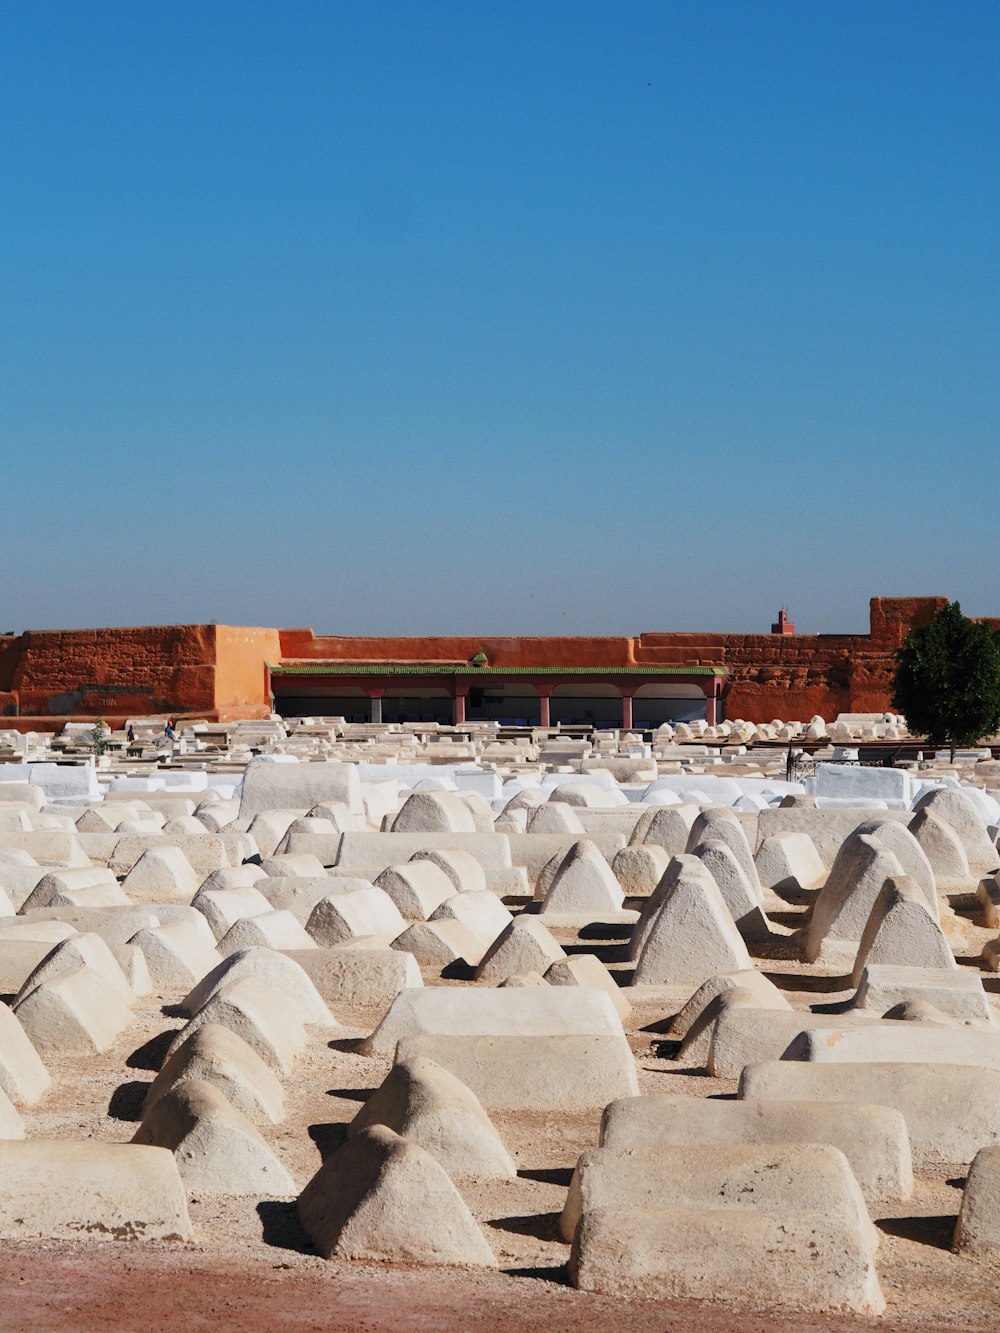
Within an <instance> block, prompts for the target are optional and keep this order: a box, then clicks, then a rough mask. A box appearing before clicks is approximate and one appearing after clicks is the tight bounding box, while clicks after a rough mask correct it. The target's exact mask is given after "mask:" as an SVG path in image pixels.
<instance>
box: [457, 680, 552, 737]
mask: <svg viewBox="0 0 1000 1333" xmlns="http://www.w3.org/2000/svg"><path fill="white" fill-rule="evenodd" d="M465 716H466V719H467V721H469V722H502V723H504V724H505V725H506V726H509V727H537V726H538V725H539V724H540V722H541V704H540V701H539V698H538V691H537V690H536V689H535V687H534V685H531V684H529V683H528V682H526V681H521V680H489V681H487V680H484V681H483V683H482V685H470V686H469V692H468V694H467V695H466V699H465Z"/></svg>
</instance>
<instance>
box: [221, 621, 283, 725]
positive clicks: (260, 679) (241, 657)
mask: <svg viewBox="0 0 1000 1333" xmlns="http://www.w3.org/2000/svg"><path fill="white" fill-rule="evenodd" d="M215 633H216V666H215V707H216V709H217V710H218V711H219V712H221V713H224V714H225V715H226V717H229V718H232V717H235V716H237V714H239V716H242V717H260V716H263V715H265V714H267V713H269V712H270V710H271V700H270V696H269V695H268V692H267V672H266V669H265V665H264V664H265V663H266V662H272V663H274V662H277V661H279V660H280V658H281V642H280V638H279V635H278V631H277V630H276V629H244V628H241V627H239V626H235V625H217V626H216V630H215Z"/></svg>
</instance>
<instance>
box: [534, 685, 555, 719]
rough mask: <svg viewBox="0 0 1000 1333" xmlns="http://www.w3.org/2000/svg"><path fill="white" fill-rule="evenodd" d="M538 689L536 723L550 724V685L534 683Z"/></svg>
mask: <svg viewBox="0 0 1000 1333" xmlns="http://www.w3.org/2000/svg"><path fill="white" fill-rule="evenodd" d="M535 688H536V689H537V690H538V724H539V726H542V727H551V726H552V707H551V703H550V700H551V699H552V686H551V685H536V687H535Z"/></svg>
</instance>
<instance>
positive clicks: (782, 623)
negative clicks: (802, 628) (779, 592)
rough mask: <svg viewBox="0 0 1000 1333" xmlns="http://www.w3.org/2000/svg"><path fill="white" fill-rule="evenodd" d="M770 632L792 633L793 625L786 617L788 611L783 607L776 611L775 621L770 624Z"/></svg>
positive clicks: (793, 631) (793, 630)
mask: <svg viewBox="0 0 1000 1333" xmlns="http://www.w3.org/2000/svg"><path fill="white" fill-rule="evenodd" d="M771 633H772V634H794V633H795V626H794V625H793V624H792V622H791V621H790V620H789V619H788V612H787V611H786V610H785V608H784V607H782V608H781V610H780V611H779V612H778V619H777V621H776V622H775V623H774V624H773V625H772V626H771Z"/></svg>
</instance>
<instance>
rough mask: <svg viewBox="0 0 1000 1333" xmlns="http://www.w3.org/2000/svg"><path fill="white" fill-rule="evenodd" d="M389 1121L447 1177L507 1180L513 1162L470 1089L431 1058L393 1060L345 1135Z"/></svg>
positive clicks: (514, 1167) (510, 1175)
mask: <svg viewBox="0 0 1000 1333" xmlns="http://www.w3.org/2000/svg"><path fill="white" fill-rule="evenodd" d="M370 1125H388V1127H389V1128H390V1129H392V1130H394V1131H395V1132H396V1133H397V1134H400V1135H402V1137H403V1138H405V1139H409V1140H410V1141H411V1142H412V1143H419V1144H420V1146H421V1147H422V1148H425V1149H426V1150H427V1151H428V1152H429V1153H430V1154H431V1156H432V1157H434V1158H435V1159H436V1160H437V1161H439V1162H440V1163H441V1165H442V1166H443V1167H444V1169H445V1170H446V1171H447V1172H448V1174H449V1175H450V1176H475V1177H478V1178H481V1179H496V1180H508V1179H512V1178H513V1177H514V1176H516V1175H517V1167H516V1166H515V1164H514V1160H513V1158H512V1157H511V1155H510V1153H509V1152H508V1151H507V1149H506V1148H505V1147H504V1145H503V1143H502V1141H501V1139H500V1136H499V1134H498V1133H497V1131H496V1129H495V1128H494V1127H493V1123H492V1121H491V1120H490V1118H489V1116H488V1115H487V1114H486V1112H485V1111H484V1110H483V1107H482V1103H481V1102H480V1101H479V1099H478V1097H476V1095H475V1093H473V1092H472V1090H471V1089H470V1088H467V1087H466V1086H465V1084H464V1083H462V1082H460V1081H459V1080H458V1079H457V1078H455V1076H454V1075H453V1074H450V1073H449V1072H448V1070H447V1069H443V1068H442V1067H441V1066H440V1065H437V1064H435V1063H434V1061H433V1060H427V1059H423V1058H417V1059H415V1060H412V1061H404V1062H400V1061H397V1063H396V1064H394V1065H393V1067H392V1069H391V1070H390V1071H389V1074H388V1076H387V1077H386V1079H385V1081H384V1082H383V1084H382V1086H381V1087H380V1088H377V1089H376V1090H375V1092H373V1093H372V1095H371V1096H370V1097H369V1098H368V1100H367V1102H365V1104H364V1106H363V1107H362V1108H361V1110H360V1111H359V1112H358V1114H357V1115H356V1116H355V1118H354V1120H353V1121H352V1122H351V1125H350V1129H349V1131H348V1133H349V1134H352V1135H353V1134H357V1133H359V1132H360V1131H361V1130H362V1129H367V1128H368V1127H369V1126H370Z"/></svg>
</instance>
